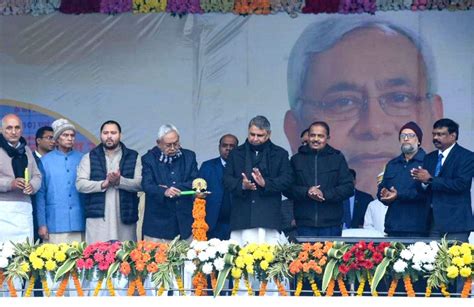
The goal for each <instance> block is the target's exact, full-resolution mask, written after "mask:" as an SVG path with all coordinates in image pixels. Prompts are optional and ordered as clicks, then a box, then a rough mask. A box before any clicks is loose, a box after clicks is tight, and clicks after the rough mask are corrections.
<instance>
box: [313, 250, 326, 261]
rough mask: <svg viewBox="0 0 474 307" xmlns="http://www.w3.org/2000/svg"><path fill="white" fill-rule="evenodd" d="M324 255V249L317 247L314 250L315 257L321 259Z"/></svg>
mask: <svg viewBox="0 0 474 307" xmlns="http://www.w3.org/2000/svg"><path fill="white" fill-rule="evenodd" d="M322 256H324V253H323V251H322V250H320V249H317V250H315V251H314V252H313V257H315V258H318V259H320V258H321V257H322Z"/></svg>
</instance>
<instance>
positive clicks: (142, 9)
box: [132, 0, 168, 14]
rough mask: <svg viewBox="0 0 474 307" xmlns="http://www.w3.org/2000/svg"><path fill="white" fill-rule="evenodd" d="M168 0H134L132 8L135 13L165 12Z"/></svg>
mask: <svg viewBox="0 0 474 307" xmlns="http://www.w3.org/2000/svg"><path fill="white" fill-rule="evenodd" d="M167 5H168V1H167V0H133V1H132V10H133V13H134V14H145V13H158V12H165V11H166V6H167Z"/></svg>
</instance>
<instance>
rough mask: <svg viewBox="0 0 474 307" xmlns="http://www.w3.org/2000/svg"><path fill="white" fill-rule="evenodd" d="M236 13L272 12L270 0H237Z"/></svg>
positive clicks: (264, 13) (263, 13) (266, 13)
mask: <svg viewBox="0 0 474 307" xmlns="http://www.w3.org/2000/svg"><path fill="white" fill-rule="evenodd" d="M234 13H235V14H237V15H248V14H262V15H268V14H270V0H235V4H234Z"/></svg>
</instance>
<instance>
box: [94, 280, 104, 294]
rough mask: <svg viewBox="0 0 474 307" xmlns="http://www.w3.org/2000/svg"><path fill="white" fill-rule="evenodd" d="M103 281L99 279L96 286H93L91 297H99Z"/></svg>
mask: <svg viewBox="0 0 474 307" xmlns="http://www.w3.org/2000/svg"><path fill="white" fill-rule="evenodd" d="M103 281H104V279H103V278H100V279H99V281H98V282H97V286H95V289H94V295H93V296H97V295H99V291H100V289H101V288H102V282H103Z"/></svg>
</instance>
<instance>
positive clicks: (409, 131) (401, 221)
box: [377, 122, 430, 237]
mask: <svg viewBox="0 0 474 307" xmlns="http://www.w3.org/2000/svg"><path fill="white" fill-rule="evenodd" d="M422 139H423V132H422V130H421V128H420V127H419V126H418V125H417V124H416V123H415V122H408V123H406V124H405V125H403V126H402V128H401V129H400V134H399V138H398V140H399V142H400V148H401V151H402V153H401V154H400V155H399V156H398V157H396V158H394V159H392V160H390V162H388V164H387V166H386V167H385V172H384V175H383V179H382V182H381V183H380V185H379V187H378V193H377V197H378V198H379V200H380V201H381V202H382V203H383V204H384V205H386V206H388V210H387V214H386V215H385V233H387V234H388V236H390V237H425V236H427V235H428V232H429V213H430V206H429V205H427V204H426V195H425V194H424V193H422V192H421V191H418V189H417V182H416V181H415V180H414V179H413V178H412V176H411V173H410V170H411V169H414V168H418V167H420V166H422V165H423V159H424V157H425V151H424V150H423V148H421V147H420V146H421V142H422Z"/></svg>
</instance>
